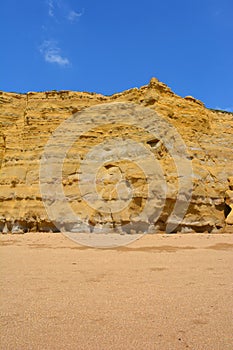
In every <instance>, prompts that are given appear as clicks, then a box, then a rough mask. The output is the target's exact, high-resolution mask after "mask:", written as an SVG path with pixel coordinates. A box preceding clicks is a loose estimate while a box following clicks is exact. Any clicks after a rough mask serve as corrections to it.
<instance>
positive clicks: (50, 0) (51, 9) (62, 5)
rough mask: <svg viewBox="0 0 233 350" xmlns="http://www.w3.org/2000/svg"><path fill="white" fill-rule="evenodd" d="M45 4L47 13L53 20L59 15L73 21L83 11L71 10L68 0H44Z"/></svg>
mask: <svg viewBox="0 0 233 350" xmlns="http://www.w3.org/2000/svg"><path fill="white" fill-rule="evenodd" d="M46 4H47V8H48V15H49V17H53V19H54V20H57V19H58V18H59V17H60V18H65V19H66V20H68V21H70V22H74V21H76V20H77V19H78V18H79V17H81V16H82V15H83V13H84V11H83V10H82V11H81V12H79V11H75V10H73V9H72V8H71V7H70V5H69V3H68V1H64V0H46ZM57 17H58V18H57Z"/></svg>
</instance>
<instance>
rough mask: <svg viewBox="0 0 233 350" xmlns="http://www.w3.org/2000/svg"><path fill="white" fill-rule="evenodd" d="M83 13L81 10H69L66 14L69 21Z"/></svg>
mask: <svg viewBox="0 0 233 350" xmlns="http://www.w3.org/2000/svg"><path fill="white" fill-rule="evenodd" d="M82 15H83V11H82V12H76V11H73V10H71V11H70V12H69V13H68V15H67V19H68V20H69V21H70V22H74V21H75V20H76V19H78V18H79V17H81V16H82Z"/></svg>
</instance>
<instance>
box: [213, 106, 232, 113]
mask: <svg viewBox="0 0 233 350" xmlns="http://www.w3.org/2000/svg"><path fill="white" fill-rule="evenodd" d="M214 109H218V110H220V111H226V112H233V107H225V108H223V107H219V106H217V107H215V108H214Z"/></svg>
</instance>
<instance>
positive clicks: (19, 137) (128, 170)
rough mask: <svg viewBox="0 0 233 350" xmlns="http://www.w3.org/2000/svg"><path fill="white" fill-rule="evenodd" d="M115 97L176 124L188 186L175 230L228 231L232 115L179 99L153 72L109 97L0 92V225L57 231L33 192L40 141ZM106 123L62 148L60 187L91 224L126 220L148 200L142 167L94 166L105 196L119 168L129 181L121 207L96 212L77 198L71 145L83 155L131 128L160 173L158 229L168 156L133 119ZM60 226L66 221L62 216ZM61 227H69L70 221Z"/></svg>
mask: <svg viewBox="0 0 233 350" xmlns="http://www.w3.org/2000/svg"><path fill="white" fill-rule="evenodd" d="M119 102H122V103H129V102H133V103H134V104H136V105H140V106H143V107H146V108H148V109H150V110H153V111H155V112H156V113H157V115H158V116H159V117H161V118H164V119H165V120H166V121H167V122H169V123H170V124H171V125H172V126H174V127H175V128H176V130H177V131H178V133H179V134H180V136H181V137H182V139H183V140H184V142H185V145H186V147H187V150H188V153H189V157H190V160H191V162H192V168H193V175H192V183H193V189H192V197H191V200H190V203H189V207H188V210H187V212H186V214H185V216H184V218H183V220H182V222H180V224H179V225H178V226H177V228H176V230H175V231H181V232H232V231H233V226H232V225H233V217H232V215H233V210H232V211H231V209H233V182H232V181H233V177H232V176H233V152H232V150H233V114H232V113H229V112H221V111H215V110H209V109H207V108H205V106H204V104H203V103H202V102H200V101H199V100H196V99H195V98H193V97H191V96H187V97H185V98H181V97H180V96H177V95H176V94H174V93H173V92H172V91H171V90H170V89H169V88H168V87H167V86H166V85H165V84H163V83H161V82H159V81H158V80H157V79H155V78H153V79H151V81H150V83H149V85H146V86H142V87H141V88H133V89H130V90H127V91H124V92H122V93H118V94H114V95H112V96H103V95H101V94H95V93H86V92H73V91H49V92H29V93H27V94H16V93H6V92H1V93H0V167H1V168H0V232H4V233H7V232H13V233H20V232H28V231H34V232H35V231H57V230H58V229H57V228H56V227H55V225H54V223H53V222H52V221H51V219H50V218H49V217H48V214H47V212H46V210H45V207H44V202H43V200H42V195H41V192H40V186H39V181H40V177H39V166H40V160H41V157H42V154H43V152H44V147H45V145H46V143H47V141H48V139H49V137H50V136H51V134H52V133H53V132H54V131H55V129H56V128H57V127H58V126H59V125H60V124H61V123H62V122H63V121H64V120H66V119H67V118H69V117H70V116H72V115H73V114H74V113H77V112H80V111H83V110H85V109H86V108H88V107H91V106H97V105H101V104H106V103H108V104H109V103H112V104H113V105H116V103H119ZM110 124H111V123H109V122H108V120H107V119H106V122H105V125H104V126H103V127H102V129H101V128H95V129H93V130H90V131H88V132H87V133H84V134H83V135H82V138H80V139H79V142H78V143H77V144H76V145H74V147H73V148H74V149H73V151H71V152H69V153H70V155H69V154H68V155H67V159H66V160H65V162H64V167H63V173H62V184H63V187H64V192H65V194H66V196H67V198H68V199H69V200H70V202H71V205H72V206H73V209H74V210H75V211H76V212H80V215H81V216H82V217H83V220H87V221H88V222H89V223H90V225H91V226H92V227H94V228H95V227H96V228H97V227H98V228H99V229H100V230H101V228H102V227H103V226H104V225H105V226H106V225H107V226H106V227H114V226H116V225H119V226H120V225H124V223H127V222H130V220H131V217H132V214H133V213H134V212H140V210H142V207H143V206H144V205H145V201H146V199H147V198H146V194H145V187H146V179H145V177H144V174H143V172H142V171H141V170H140V169H139V168H138V167H137V166H132V165H129V164H127V162H123V163H122V164H121V166H119V165H118V164H117V162H113V163H112V164H111V165H108V166H105V167H104V168H103V169H102V170H101V169H100V174H99V176H101V174H102V175H103V176H105V182H104V183H103V184H102V185H100V188H99V191H100V192H101V193H102V197H103V198H104V199H105V201H108V200H111V201H112V200H114V199H116V196H117V194H116V193H114V185H115V183H114V181H115V180H114V179H115V178H116V177H117V176H118V175H119V174H118V173H120V172H121V173H122V172H123V173H124V176H125V177H126V178H127V181H128V182H129V183H130V184H134V187H135V188H136V190H135V191H134V193H136V194H135V196H134V198H133V200H132V201H131V202H130V205H129V206H128V208H127V210H125V211H120V212H118V213H117V214H114V215H113V214H111V213H110V214H109V215H108V214H106V215H103V214H102V215H101V214H100V211H98V210H97V209H96V210H93V208H90V207H89V206H88V205H87V204H86V203H83V202H82V195H83V196H85V195H87V194H88V193H87V191H86V193H84V194H83V193H81V192H82V191H80V189H78V185H77V183H78V177H77V173H78V169H79V164H78V162H77V161H75V157H74V154H75V153H76V152H79V153H80V154H81V155H82V156H83V157H85V154H86V152H87V149H88V148H89V149H91V148H92V147H93V145H96V144H98V142H101V141H102V140H103V139H104V138H106V137H110V138H112V137H115V136H119V135H121V136H122V137H123V139H124V138H126V136H127V137H129V135H130V137H131V138H132V139H133V140H136V141H137V142H138V141H139V140H140V141H141V142H142V143H144V144H145V145H147V147H149V148H150V147H151V148H152V151H153V153H154V155H155V157H156V159H157V160H158V161H159V162H160V163H161V167H162V168H163V171H164V173H165V175H164V176H165V179H166V182H167V183H168V191H167V196H166V200H165V205H164V207H163V210H162V212H161V215H160V217H159V218H157V219H156V221H154V222H152V227H151V225H150V232H153V225H154V227H155V228H156V229H157V230H160V231H162V230H164V229H165V227H166V220H167V218H168V217H169V215H170V213H171V211H172V208H173V207H174V203H175V200H176V195H177V176H176V175H175V165H174V162H173V160H172V159H170V158H169V154H168V152H167V150H166V148H165V147H164V145H163V144H161V143H160V144H159V145H157V146H156V148H155V149H153V142H154V143H157V141H159V140H155V141H156V142H155V141H153V140H151V139H150V137H149V136H148V135H147V134H146V133H145V132H143V131H142V130H141V129H140V122H139V124H138V127H132V128H131V129H130V128H129V127H126V126H125V125H124V123H120V122H119V125H118V126H117V128H116V127H114V126H113V125H110ZM119 147H120V146H119ZM101 172H102V173H101ZM110 177H111V179H110ZM106 179H108V180H106ZM101 186H102V187H101ZM110 193H111V194H110ZM151 205H152V206H153V202H151ZM150 224H151V223H150ZM63 225H64V226H66V222H63ZM64 229H65V230H69V229H70V226H69V225H68V226H67V227H64ZM71 229H72V228H71ZM94 232H95V230H94ZM96 232H98V230H97V229H96Z"/></svg>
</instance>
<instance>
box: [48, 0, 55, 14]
mask: <svg viewBox="0 0 233 350" xmlns="http://www.w3.org/2000/svg"><path fill="white" fill-rule="evenodd" d="M48 14H49V16H50V17H54V2H53V0H48Z"/></svg>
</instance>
